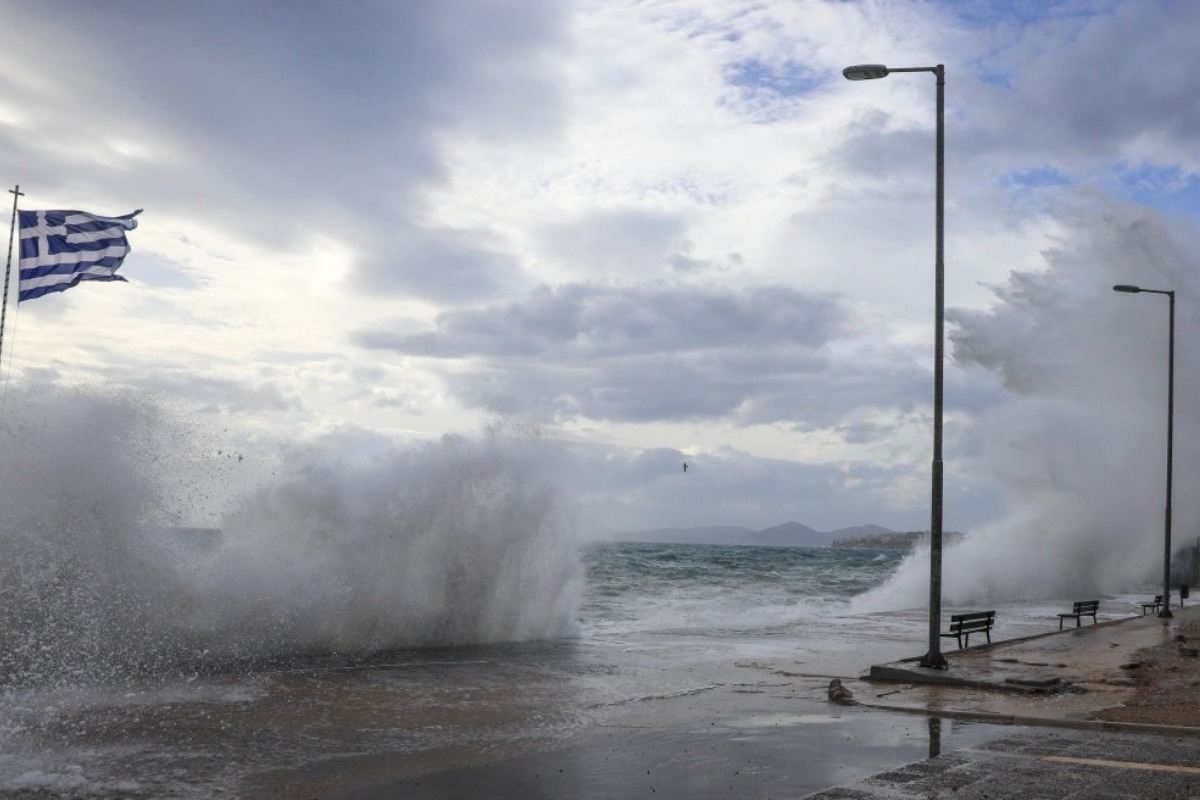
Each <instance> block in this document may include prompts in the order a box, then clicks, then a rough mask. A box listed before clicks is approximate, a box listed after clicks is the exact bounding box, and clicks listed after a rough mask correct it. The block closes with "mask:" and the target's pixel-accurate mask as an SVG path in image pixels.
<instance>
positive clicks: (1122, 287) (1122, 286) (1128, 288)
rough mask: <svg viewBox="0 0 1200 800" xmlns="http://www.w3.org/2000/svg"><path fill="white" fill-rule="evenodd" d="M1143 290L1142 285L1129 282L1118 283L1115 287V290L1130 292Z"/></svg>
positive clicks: (1135, 292) (1134, 292)
mask: <svg viewBox="0 0 1200 800" xmlns="http://www.w3.org/2000/svg"><path fill="white" fill-rule="evenodd" d="M1141 290H1142V287H1140V286H1130V285H1129V284H1127V283H1118V284H1117V285H1116V286H1114V287H1113V291H1114V292H1128V293H1129V294H1137V293H1138V292H1140V291H1141Z"/></svg>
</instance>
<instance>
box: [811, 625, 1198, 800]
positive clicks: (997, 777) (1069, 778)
mask: <svg viewBox="0 0 1200 800" xmlns="http://www.w3.org/2000/svg"><path fill="white" fill-rule="evenodd" d="M1197 617H1200V607H1196V606H1193V607H1190V608H1183V609H1175V610H1174V617H1173V618H1171V619H1160V618H1158V617H1155V616H1149V615H1147V616H1143V617H1140V618H1133V619H1126V620H1117V621H1113V622H1107V623H1101V624H1099V625H1088V624H1086V623H1085V624H1084V625H1083V626H1081V627H1079V628H1071V629H1067V630H1064V631H1062V632H1061V633H1060V632H1057V631H1056V632H1054V633H1051V634H1047V635H1044V636H1036V637H1030V638H1028V639H1021V640H1017V641H1009V642H997V643H996V644H994V645H992V646H986V645H985V646H983V647H973V648H970V649H966V650H960V651H952V652H948V653H946V656H947V660H948V661H949V662H950V665H949V667H948V668H947V669H945V670H932V669H926V668H923V667H921V666H919V665H918V664H917V662H916V661H915V660H912V661H900V662H894V663H890V664H882V665H877V666H875V667H873V668H872V669H871V671H870V673H868V675H867V676H865V677H866V678H868V679H869V680H863V681H859V682H857V683H855V684H854V686H853V689H854V690H855V691H856V692H857V696H858V697H861V698H862V700H861V702H862V704H863V705H864V706H867V707H871V708H876V709H885V708H886V709H889V710H892V711H902V712H909V713H915V714H921V715H925V716H927V717H928V718H929V719H930V720H931V723H930V724H931V726H932V725H933V724H934V721H935V720H939V719H950V720H974V721H978V722H985V721H986V722H991V723H1004V724H1010V725H1015V726H1021V727H1017V728H1014V729H1013V731H1012V732H1011V733H1009V734H1007V735H1004V736H1000V737H996V738H993V739H991V740H989V741H987V742H984V743H982V744H979V745H969V746H967V747H961V748H953V749H952V750H951V751H949V752H946V751H944V750H942V748H940V747H935V746H934V745H933V744H932V739H931V746H930V750H931V757H930V758H928V759H926V760H923V761H919V762H913V763H911V764H907V765H905V766H903V767H901V768H899V769H895V770H889V771H884V772H881V773H879V774H877V775H874V776H871V777H869V778H865V779H861V780H858V781H856V782H851V783H849V784H844V785H842V786H839V787H836V788H832V789H827V790H825V791H821V792H819V793H817V794H813V795H810V797H811V798H814V799H816V800H938V799H939V798H951V797H952V798H954V800H1008V799H1009V798H1012V800H1017V799H1018V798H1019V799H1020V800H1035V799H1037V798H1046V799H1047V800H1084V798H1086V799H1087V800H1126V799H1127V798H1153V799H1154V800H1200V728H1192V727H1179V726H1166V725H1145V724H1134V723H1117V722H1104V721H1099V720H1092V719H1089V717H1090V715H1091V714H1093V713H1095V712H1096V711H1099V710H1101V709H1104V708H1111V707H1113V706H1115V705H1119V704H1120V703H1122V702H1123V701H1124V700H1125V699H1126V698H1128V697H1129V696H1131V694H1132V685H1133V682H1132V680H1131V679H1130V678H1129V677H1128V675H1127V673H1128V672H1129V670H1130V669H1131V666H1130V665H1132V664H1134V663H1136V662H1135V653H1136V651H1137V650H1139V649H1141V648H1144V647H1149V646H1152V645H1155V644H1159V643H1161V642H1164V641H1170V640H1172V639H1173V638H1174V636H1175V630H1176V628H1177V627H1178V625H1179V624H1180V623H1182V622H1184V621H1187V620H1191V619H1196V618H1197ZM937 724H938V725H940V724H941V723H940V722H938V723H937ZM932 730H934V728H932V727H931V731H932ZM934 750H939V751H941V752H939V754H938V755H936V756H933V755H932V753H933V751H934Z"/></svg>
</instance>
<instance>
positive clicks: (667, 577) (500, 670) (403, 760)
mask: <svg viewBox="0 0 1200 800" xmlns="http://www.w3.org/2000/svg"><path fill="white" fill-rule="evenodd" d="M220 546H221V545H220V541H219V535H218V536H215V537H214V535H213V534H211V533H209V534H208V539H207V540H206V541H205V542H204V543H202V544H200V545H194V546H193V550H195V551H198V552H208V554H209V556H210V557H211V556H212V554H213V553H214V552H216V551H217V550H218V549H219V548H220ZM906 557H911V556H906V554H904V553H900V552H894V551H871V550H859V549H836V548H817V549H814V548H801V547H795V548H787V547H752V546H723V545H711V544H707V545H702V544H648V543H637V542H604V543H589V544H583V545H580V546H579V547H578V549H577V550H576V551H575V560H574V563H575V564H576V565H577V568H578V573H577V575H575V576H574V577H570V578H568V580H567V583H569V584H571V583H573V582H574V581H575V578H576V577H577V578H578V582H577V584H574V585H576V586H577V588H578V590H579V593H578V596H577V601H576V604H575V605H574V606H573V608H572V614H571V618H570V619H569V620H567V624H566V625H565V626H564V628H563V629H562V630H561V631H560V632H559V635H545V636H537V637H532V638H529V639H527V640H525V641H492V642H479V643H454V642H452V643H449V644H447V643H443V642H439V641H437V640H436V634H435V639H434V640H433V641H427V642H425V643H421V644H419V645H415V646H403V647H381V648H377V649H368V650H362V649H359V650H357V651H355V652H352V651H350V650H347V649H344V648H343V649H341V650H339V649H338V648H336V647H322V648H315V649H314V648H309V649H307V650H304V649H297V648H296V647H295V642H296V639H295V636H294V635H292V634H294V632H290V633H288V632H284V633H285V635H283V636H280V637H278V638H276V639H274V640H270V639H269V637H268V640H267V641H263V642H260V643H259V645H258V647H257V648H256V649H255V648H251V647H249V646H247V642H248V641H249V640H248V639H246V640H243V642H242V646H241V647H240V648H238V647H227V648H226V649H225V650H224V651H223V652H222V654H221V655H220V656H218V657H211V656H210V655H207V654H205V653H203V652H202V651H196V652H195V653H193V654H192V655H190V656H189V655H187V654H186V652H185V651H186V647H184V646H182V645H181V644H180V642H179V641H178V640H176V641H174V642H173V643H172V642H168V641H167V640H166V639H159V641H158V644H157V645H156V646H155V647H151V648H145V647H135V648H133V651H132V654H130V653H121V652H119V650H118V649H116V648H114V647H108V646H106V643H105V642H104V641H101V640H99V639H98V638H97V636H98V634H96V632H95V631H94V630H92V628H93V627H94V626H96V625H97V624H100V626H101V627H104V626H107V627H108V630H109V635H110V636H111V637H113V640H114V641H119V640H122V639H124V640H126V641H128V640H130V637H129V636H128V635H126V634H125V633H122V632H120V631H119V630H118V628H119V627H120V626H122V625H125V624H132V625H134V626H140V627H141V628H142V630H143V632H144V633H146V635H150V636H155V635H159V634H155V633H154V632H153V631H154V629H155V624H154V622H153V620H152V619H151V618H150V617H147V616H145V615H144V614H141V615H140V614H137V613H132V612H133V609H132V607H131V606H130V605H129V604H128V599H129V598H128V596H127V595H124V594H121V593H117V594H116V595H111V596H103V595H101V594H93V595H92V597H91V600H92V601H93V603H95V602H114V601H115V600H117V599H120V600H121V601H122V602H120V603H116V607H114V608H111V609H97V608H95V607H92V608H89V607H87V606H86V604H85V603H83V599H84V598H82V597H81V596H78V595H77V596H76V597H75V598H74V601H73V602H72V603H68V604H67V606H66V607H65V609H64V608H54V607H51V606H52V598H49V597H40V598H31V597H25V598H21V597H18V596H16V594H15V592H14V587H12V586H9V587H7V591H6V593H5V602H6V603H7V604H9V606H10V608H9V610H10V612H11V610H12V609H11V605H12V603H13V602H14V600H16V601H17V602H21V601H25V602H28V603H30V604H31V605H32V606H37V607H33V608H29V609H26V611H27V612H29V613H30V614H33V613H35V612H41V614H42V616H41V617H40V618H38V619H34V618H33V617H27V618H26V624H30V625H33V624H37V623H38V621H39V619H40V624H42V625H43V626H47V627H43V629H41V630H40V631H39V630H36V629H34V630H26V631H25V633H26V634H27V635H25V636H24V637H19V636H14V633H13V631H12V630H9V631H6V637H5V641H6V652H5V654H4V656H3V661H2V662H0V663H3V665H4V668H5V671H4V673H3V674H2V676H0V677H2V679H3V681H4V682H3V684H2V685H0V792H2V793H3V795H4V796H13V797H17V796H21V797H25V796H28V797H51V796H52V797H129V798H142V797H145V798H218V797H240V796H246V797H250V796H264V797H265V796H300V794H299V793H297V794H294V795H291V794H288V792H287V791H286V787H288V786H291V787H292V788H293V789H294V790H296V792H301V793H302V792H303V791H305V790H308V789H312V792H311V796H314V797H316V796H327V795H325V794H320V793H319V792H318V790H319V789H320V788H321V782H322V781H323V780H327V775H326V772H328V770H325V771H323V770H322V768H321V765H330V764H335V765H354V766H352V767H351V769H352V770H354V771H356V772H357V773H358V774H370V772H371V770H379V771H380V772H379V774H380V776H381V779H382V777H384V776H389V777H391V778H393V779H394V778H397V777H398V776H402V775H407V774H413V773H419V772H421V771H428V770H438V769H442V768H447V767H453V766H461V765H464V764H471V763H476V762H478V761H479V760H480V759H483V758H489V759H495V758H505V757H512V756H515V755H519V754H522V753H529V752H536V751H540V750H545V749H548V748H552V747H554V746H557V744H558V743H561V742H563V741H567V740H570V739H571V737H572V736H575V735H578V734H579V733H580V732H583V731H586V730H588V729H594V728H595V727H596V726H597V725H603V724H605V723H606V721H611V720H612V719H613V718H614V717H615V716H617V715H619V714H621V713H624V712H625V711H626V710H628V709H631V708H633V709H636V708H637V707H639V706H644V705H645V704H647V703H652V702H654V701H664V700H671V699H672V698H688V699H690V700H691V701H692V704H693V706H694V705H695V704H696V703H699V704H703V703H704V702H705V698H706V695H707V694H708V693H712V692H714V691H716V690H719V689H722V688H724V689H728V688H729V687H731V686H732V687H739V688H738V691H740V692H751V693H752V692H754V691H755V690H756V687H765V686H773V687H778V686H780V684H781V682H783V683H784V684H786V683H787V682H789V681H790V682H794V683H795V684H796V685H798V686H807V687H809V688H810V689H811V688H812V687H818V688H819V687H821V686H824V685H825V684H826V683H827V682H828V679H829V678H831V677H843V678H847V679H853V678H855V677H858V676H859V675H860V674H861V673H862V672H863V671H865V670H866V669H867V668H868V667H869V666H870V665H871V664H872V663H882V662H885V661H889V660H895V659H899V658H904V657H909V656H914V655H920V654H921V653H923V652H924V651H925V642H926V641H927V639H926V636H927V631H928V628H927V624H928V623H927V615H926V612H925V611H924V609H921V608H911V609H901V610H890V611H880V610H862V609H859V608H857V607H856V598H861V597H863V596H864V595H865V594H866V593H867V592H868V591H869V590H872V589H875V588H877V587H879V586H880V585H882V584H884V583H885V582H886V581H887V580H888V578H889V576H890V575H892V574H893V573H894V572H895V570H896V569H897V567H898V566H899V565H900V563H901V562H902V560H903V559H905V558H906ZM77 566H78V565H76V567H77ZM64 569H65V568H64ZM71 577H72V578H73V579H76V580H79V579H82V575H81V574H80V573H78V572H77V573H75V574H74V575H72V576H71ZM464 580H465V578H464ZM503 594H504V592H503V591H501V592H500V593H499V594H498V595H495V597H497V598H499V597H500V596H502V595H503ZM553 594H554V595H555V596H556V597H559V596H561V594H562V593H561V592H556V593H553ZM543 599H544V598H543ZM1137 599H1138V598H1136V597H1132V596H1130V597H1123V598H1109V599H1108V601H1107V602H1106V603H1105V604H1104V605H1105V608H1104V609H1103V610H1102V616H1103V617H1105V618H1115V617H1118V616H1122V615H1127V614H1134V613H1137V612H1136V610H1135V609H1136V602H1137ZM498 601H499V600H497V602H498ZM39 603H40V604H41V605H40V606H38V605H37V604H39ZM1059 605H1060V604H1059V603H1058V602H1056V601H1054V600H1047V601H1046V602H1044V603H1029V602H1024V603H1020V604H1010V605H1008V606H1002V607H1001V608H1000V609H999V614H998V619H999V623H998V626H997V631H996V634H997V636H998V637H1000V638H1015V637H1017V636H1020V635H1027V634H1030V633H1037V632H1045V631H1047V630H1052V629H1053V625H1054V621H1055V616H1054V615H1055V613H1056V612H1057V611H1058V610H1060V609H1059ZM263 608H264V613H267V612H266V611H265V606H263ZM64 610H65V611H66V612H67V616H64V617H56V616H55V615H56V614H58V613H59V612H62V611H64ZM952 610H953V609H946V613H950V612H951V611H952ZM176 611H178V609H176ZM482 611H483V609H482V606H480V605H478V604H476V605H475V606H474V607H473V609H472V613H482ZM301 616H303V615H302V614H301ZM534 616H536V617H538V618H539V619H544V618H545V614H540V615H534ZM7 618H8V619H9V620H10V621H11V620H12V619H13V617H12V615H11V613H10V614H9V615H8V617H7ZM80 619H85V620H86V619H90V620H91V622H90V623H88V624H80V622H79V621H80ZM182 624H183V626H184V627H185V628H186V627H187V626H189V625H190V626H192V628H193V633H197V632H199V631H201V630H208V628H207V627H206V626H205V623H203V621H202V620H201V619H200V618H199V617H197V618H195V619H193V620H190V621H186V622H184V623H182ZM513 624H515V625H517V628H515V629H520V626H519V624H518V623H513ZM55 625H57V626H64V627H65V628H66V629H68V630H65V631H63V630H51V629H50V628H49V627H48V626H55ZM258 630H259V631H265V630H268V628H262V629H258ZM457 630H458V629H457V628H456V627H455V625H454V624H453V623H449V627H448V629H447V632H446V634H445V636H446V637H447V638H450V639H451V640H453V639H454V638H455V637H456V636H457V635H458V633H457V632H456V631H457ZM229 635H230V636H244V632H243V633H234V632H231V633H230V634H229ZM256 635H258V634H256ZM193 638H194V639H195V640H196V642H198V643H200V644H202V643H203V642H204V641H205V640H206V639H208V637H207V636H206V635H205V636H201V635H196V636H194V637H193ZM39 640H40V641H41V644H39ZM272 642H273V643H272ZM113 643H114V642H109V644H113ZM64 648H65V649H66V650H68V651H69V652H56V649H64ZM809 694H812V692H811V691H810V692H809ZM811 699H813V698H810V700H811ZM816 699H818V700H819V697H817V698H816ZM810 705H811V703H810ZM793 711H794V709H793ZM797 718H800V717H797ZM909 724H911V723H909ZM384 762H386V763H388V764H390V765H392V766H390V767H387V768H383V767H381V766H380V765H381V764H383V763H384ZM389 770H390V771H389ZM335 771H336V770H335ZM343 773H344V770H343ZM281 787H284V788H281ZM271 792H276V794H274V795H272V794H271ZM305 796H307V795H305ZM397 796H399V795H397Z"/></svg>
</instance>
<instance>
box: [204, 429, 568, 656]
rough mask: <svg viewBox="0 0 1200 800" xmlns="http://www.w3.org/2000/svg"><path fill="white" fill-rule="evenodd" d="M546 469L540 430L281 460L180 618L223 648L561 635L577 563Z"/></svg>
mask: <svg viewBox="0 0 1200 800" xmlns="http://www.w3.org/2000/svg"><path fill="white" fill-rule="evenodd" d="M554 474H555V470H554V466H553V457H552V453H551V452H550V449H549V446H548V445H547V444H546V443H545V442H543V441H541V440H540V439H538V438H536V437H528V436H524V435H519V436H516V437H513V436H510V435H507V434H503V433H492V434H490V435H487V436H485V437H483V438H481V439H468V438H466V437H461V436H446V437H443V438H442V439H441V440H439V441H438V442H435V443H429V444H424V445H418V446H415V447H412V448H409V449H405V450H399V451H395V452H391V453H388V454H386V455H384V456H380V457H376V458H374V459H372V460H371V461H370V462H369V463H366V464H361V465H352V464H348V463H346V462H344V461H341V460H339V459H335V458H329V457H324V456H321V455H316V454H309V455H307V456H305V457H303V458H299V459H296V460H294V461H293V462H292V463H290V464H289V465H288V466H287V467H286V468H285V469H284V471H283V472H282V474H281V475H280V477H279V478H278V479H277V480H275V481H273V482H271V483H269V484H268V485H266V486H263V487H262V488H260V489H259V490H257V491H256V492H255V493H254V494H252V495H251V496H250V497H248V498H247V499H246V500H245V501H244V502H243V503H241V505H240V506H239V507H238V508H237V509H236V510H234V511H233V512H231V513H230V514H229V515H227V516H226V517H225V519H224V520H223V522H222V529H223V535H224V541H223V544H222V547H221V549H220V552H219V553H218V554H217V555H216V557H215V558H213V559H212V561H211V563H210V564H208V565H207V566H206V567H205V568H204V569H201V570H199V571H198V572H197V573H196V578H197V579H198V587H197V588H199V587H205V588H206V589H207V591H208V592H209V593H210V594H209V595H208V596H207V599H206V602H205V603H203V604H202V605H201V606H200V608H199V609H198V613H197V614H195V615H194V617H193V619H192V623H191V624H192V626H193V628H194V629H195V630H204V631H208V632H209V633H210V637H209V638H210V639H211V641H212V646H214V647H220V648H223V649H225V650H227V651H228V652H230V654H238V653H239V652H240V649H241V648H253V647H254V643H256V642H259V641H263V640H269V641H273V642H274V644H273V646H272V650H278V651H289V650H294V649H299V650H310V651H311V650H315V651H336V652H350V653H363V652H372V651H377V650H381V649H386V648H393V647H406V646H422V645H458V644H474V643H481V642H497V641H516V640H528V639H537V638H547V637H556V636H563V635H568V634H571V633H573V632H574V625H575V614H576V611H577V608H578V602H579V594H580V591H581V583H580V581H581V576H580V572H579V565H578V555H577V551H578V548H577V544H576V542H575V539H574V536H573V533H572V526H571V524H570V514H569V513H568V512H567V510H566V509H565V508H564V507H563V503H562V498H561V496H560V495H559V493H558V492H557V489H556V487H555V484H554V482H553V476H554Z"/></svg>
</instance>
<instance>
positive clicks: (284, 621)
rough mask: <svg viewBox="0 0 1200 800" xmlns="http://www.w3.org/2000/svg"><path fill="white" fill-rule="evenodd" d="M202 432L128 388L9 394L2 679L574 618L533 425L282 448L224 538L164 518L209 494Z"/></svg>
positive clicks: (555, 495)
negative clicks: (348, 451) (405, 441)
mask: <svg viewBox="0 0 1200 800" xmlns="http://www.w3.org/2000/svg"><path fill="white" fill-rule="evenodd" d="M202 438H203V437H201V436H199V435H198V434H197V432H196V431H195V430H193V429H190V428H189V427H188V426H187V425H181V424H180V423H179V421H178V420H177V419H173V418H172V417H171V415H170V414H167V413H165V412H164V411H163V410H162V409H161V408H159V407H157V406H156V405H155V404H154V403H153V402H151V401H149V400H146V399H145V398H142V397H139V396H136V395H133V394H129V393H120V392H97V391H86V390H66V389H51V388H46V387H36V389H35V388H31V387H26V388H18V387H13V388H11V389H10V390H9V393H8V397H7V406H6V414H5V425H4V427H3V428H2V429H0V447H2V448H3V452H4V458H3V459H2V460H0V532H2V539H0V554H2V555H0V689H2V688H4V687H9V688H12V687H48V686H55V685H79V684H87V683H96V682H113V681H118V682H119V681H122V680H128V679H131V678H134V677H137V676H145V675H155V674H188V673H191V672H194V671H196V670H205V669H222V668H224V665H228V664H231V663H234V662H236V663H243V662H245V661H246V660H249V661H251V662H271V661H275V660H278V659H282V658H289V657H292V656H296V655H300V654H330V653H337V654H344V655H350V656H358V655H365V654H370V653H372V652H377V651H380V650H386V649H389V648H396V647H408V646H431V645H457V644H468V643H485V642H498V641H516V640H526V639H535V638H545V637H554V636H562V635H567V634H571V633H573V632H574V630H575V625H576V624H577V623H576V612H577V610H578V605H579V597H580V592H581V575H580V566H579V561H578V547H577V543H576V540H575V535H574V530H573V525H572V519H571V516H570V514H569V513H568V509H567V508H566V507H565V504H564V503H563V500H562V497H561V495H560V493H559V491H558V489H557V487H556V484H555V481H554V454H553V453H552V452H550V450H549V446H548V445H547V444H546V443H544V442H543V441H542V440H540V439H538V438H537V437H536V436H534V435H527V434H523V433H519V432H513V431H503V430H500V431H494V432H492V433H490V434H487V435H482V436H479V437H454V436H448V437H444V438H443V439H441V440H439V441H437V442H432V443H426V444H419V445H414V446H410V447H403V448H395V449H392V450H389V451H387V452H384V453H382V454H376V455H373V456H371V457H370V458H364V459H361V460H359V461H351V460H346V459H339V458H336V457H334V456H332V455H329V454H328V453H324V452H322V451H320V450H316V449H314V450H310V451H306V452H298V453H294V454H292V455H291V456H289V457H287V458H286V459H285V460H284V462H283V463H282V464H281V465H280V466H279V467H278V468H277V469H276V470H275V472H274V475H272V476H271V477H269V478H267V479H265V480H263V481H262V482H261V483H260V484H259V485H255V486H245V485H243V486H241V487H240V493H239V494H231V495H230V496H229V497H228V499H227V502H225V503H224V506H225V507H226V508H227V509H228V511H227V513H225V514H224V516H223V518H222V519H221V521H220V528H221V529H222V530H221V533H220V534H219V535H218V534H216V532H214V531H207V532H206V531H197V530H190V531H189V530H180V529H179V528H177V527H172V526H178V525H179V524H180V523H181V522H183V521H185V520H186V512H187V511H188V509H189V508H190V507H191V505H192V504H193V503H194V498H193V497H190V496H189V493H190V492H199V491H206V492H207V491H211V490H212V488H211V486H208V487H205V488H203V489H201V488H200V487H198V486H196V485H195V484H193V483H192V482H191V478H189V477H188V476H189V475H192V476H194V475H195V474H196V469H195V464H196V461H197V457H196V456H195V454H193V453H187V452H182V450H183V449H187V448H191V447H195V446H197V442H198V441H200V440H201V439H202ZM200 460H201V461H203V459H200ZM216 463H220V464H225V463H227V462H224V461H220V462H216ZM235 463H236V462H235ZM226 469H228V468H226ZM227 477H228V476H227ZM234 479H235V480H224V481H216V485H222V484H223V485H225V486H227V487H228V486H230V485H236V475H235V476H234Z"/></svg>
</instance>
